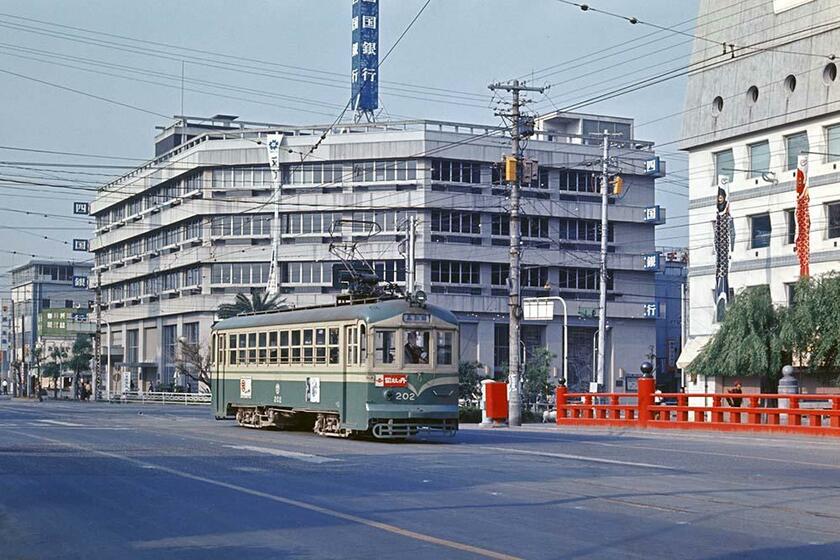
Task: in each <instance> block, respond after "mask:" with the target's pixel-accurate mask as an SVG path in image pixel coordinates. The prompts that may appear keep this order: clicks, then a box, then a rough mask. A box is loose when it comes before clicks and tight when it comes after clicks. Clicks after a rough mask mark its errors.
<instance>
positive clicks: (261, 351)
mask: <svg viewBox="0 0 840 560" xmlns="http://www.w3.org/2000/svg"><path fill="white" fill-rule="evenodd" d="M257 341H258V343H259V344H258V349H257V356H258V358H259V363H261V364H264V363H265V362H266V359H267V358H268V348H267V345H268V333H264V332H261V333H259V334H258V335H257Z"/></svg>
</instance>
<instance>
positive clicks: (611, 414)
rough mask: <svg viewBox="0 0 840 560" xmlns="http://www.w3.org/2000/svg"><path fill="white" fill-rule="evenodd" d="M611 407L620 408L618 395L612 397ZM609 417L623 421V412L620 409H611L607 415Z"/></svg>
mask: <svg viewBox="0 0 840 560" xmlns="http://www.w3.org/2000/svg"><path fill="white" fill-rule="evenodd" d="M610 406H614V407H617V406H618V395H610ZM607 417H608V418H612V419H613V420H621V411H620V410H619V409H618V408H611V409H609V411H608V413H607Z"/></svg>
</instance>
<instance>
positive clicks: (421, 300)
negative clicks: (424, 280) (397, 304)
mask: <svg viewBox="0 0 840 560" xmlns="http://www.w3.org/2000/svg"><path fill="white" fill-rule="evenodd" d="M426 299H427V297H426V292H424V291H423V290H417V291H416V292H414V301H415V302H417V304H418V305H425V304H426Z"/></svg>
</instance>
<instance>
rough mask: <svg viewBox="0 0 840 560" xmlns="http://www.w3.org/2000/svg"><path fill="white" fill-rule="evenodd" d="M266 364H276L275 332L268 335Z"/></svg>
mask: <svg viewBox="0 0 840 560" xmlns="http://www.w3.org/2000/svg"><path fill="white" fill-rule="evenodd" d="M268 363H269V364H276V363H277V331H273V332H270V333H268Z"/></svg>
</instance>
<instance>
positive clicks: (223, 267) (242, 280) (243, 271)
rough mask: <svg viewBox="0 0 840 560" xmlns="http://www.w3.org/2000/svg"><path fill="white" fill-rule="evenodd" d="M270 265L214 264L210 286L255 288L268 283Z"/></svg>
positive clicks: (211, 270) (257, 263)
mask: <svg viewBox="0 0 840 560" xmlns="http://www.w3.org/2000/svg"><path fill="white" fill-rule="evenodd" d="M269 268H270V265H269V263H265V262H263V263H259V262H256V263H254V262H252V263H213V264H212V265H211V266H210V284H211V285H214V286H219V285H231V286H253V285H260V284H266V283H267V282H268V271H269Z"/></svg>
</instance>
